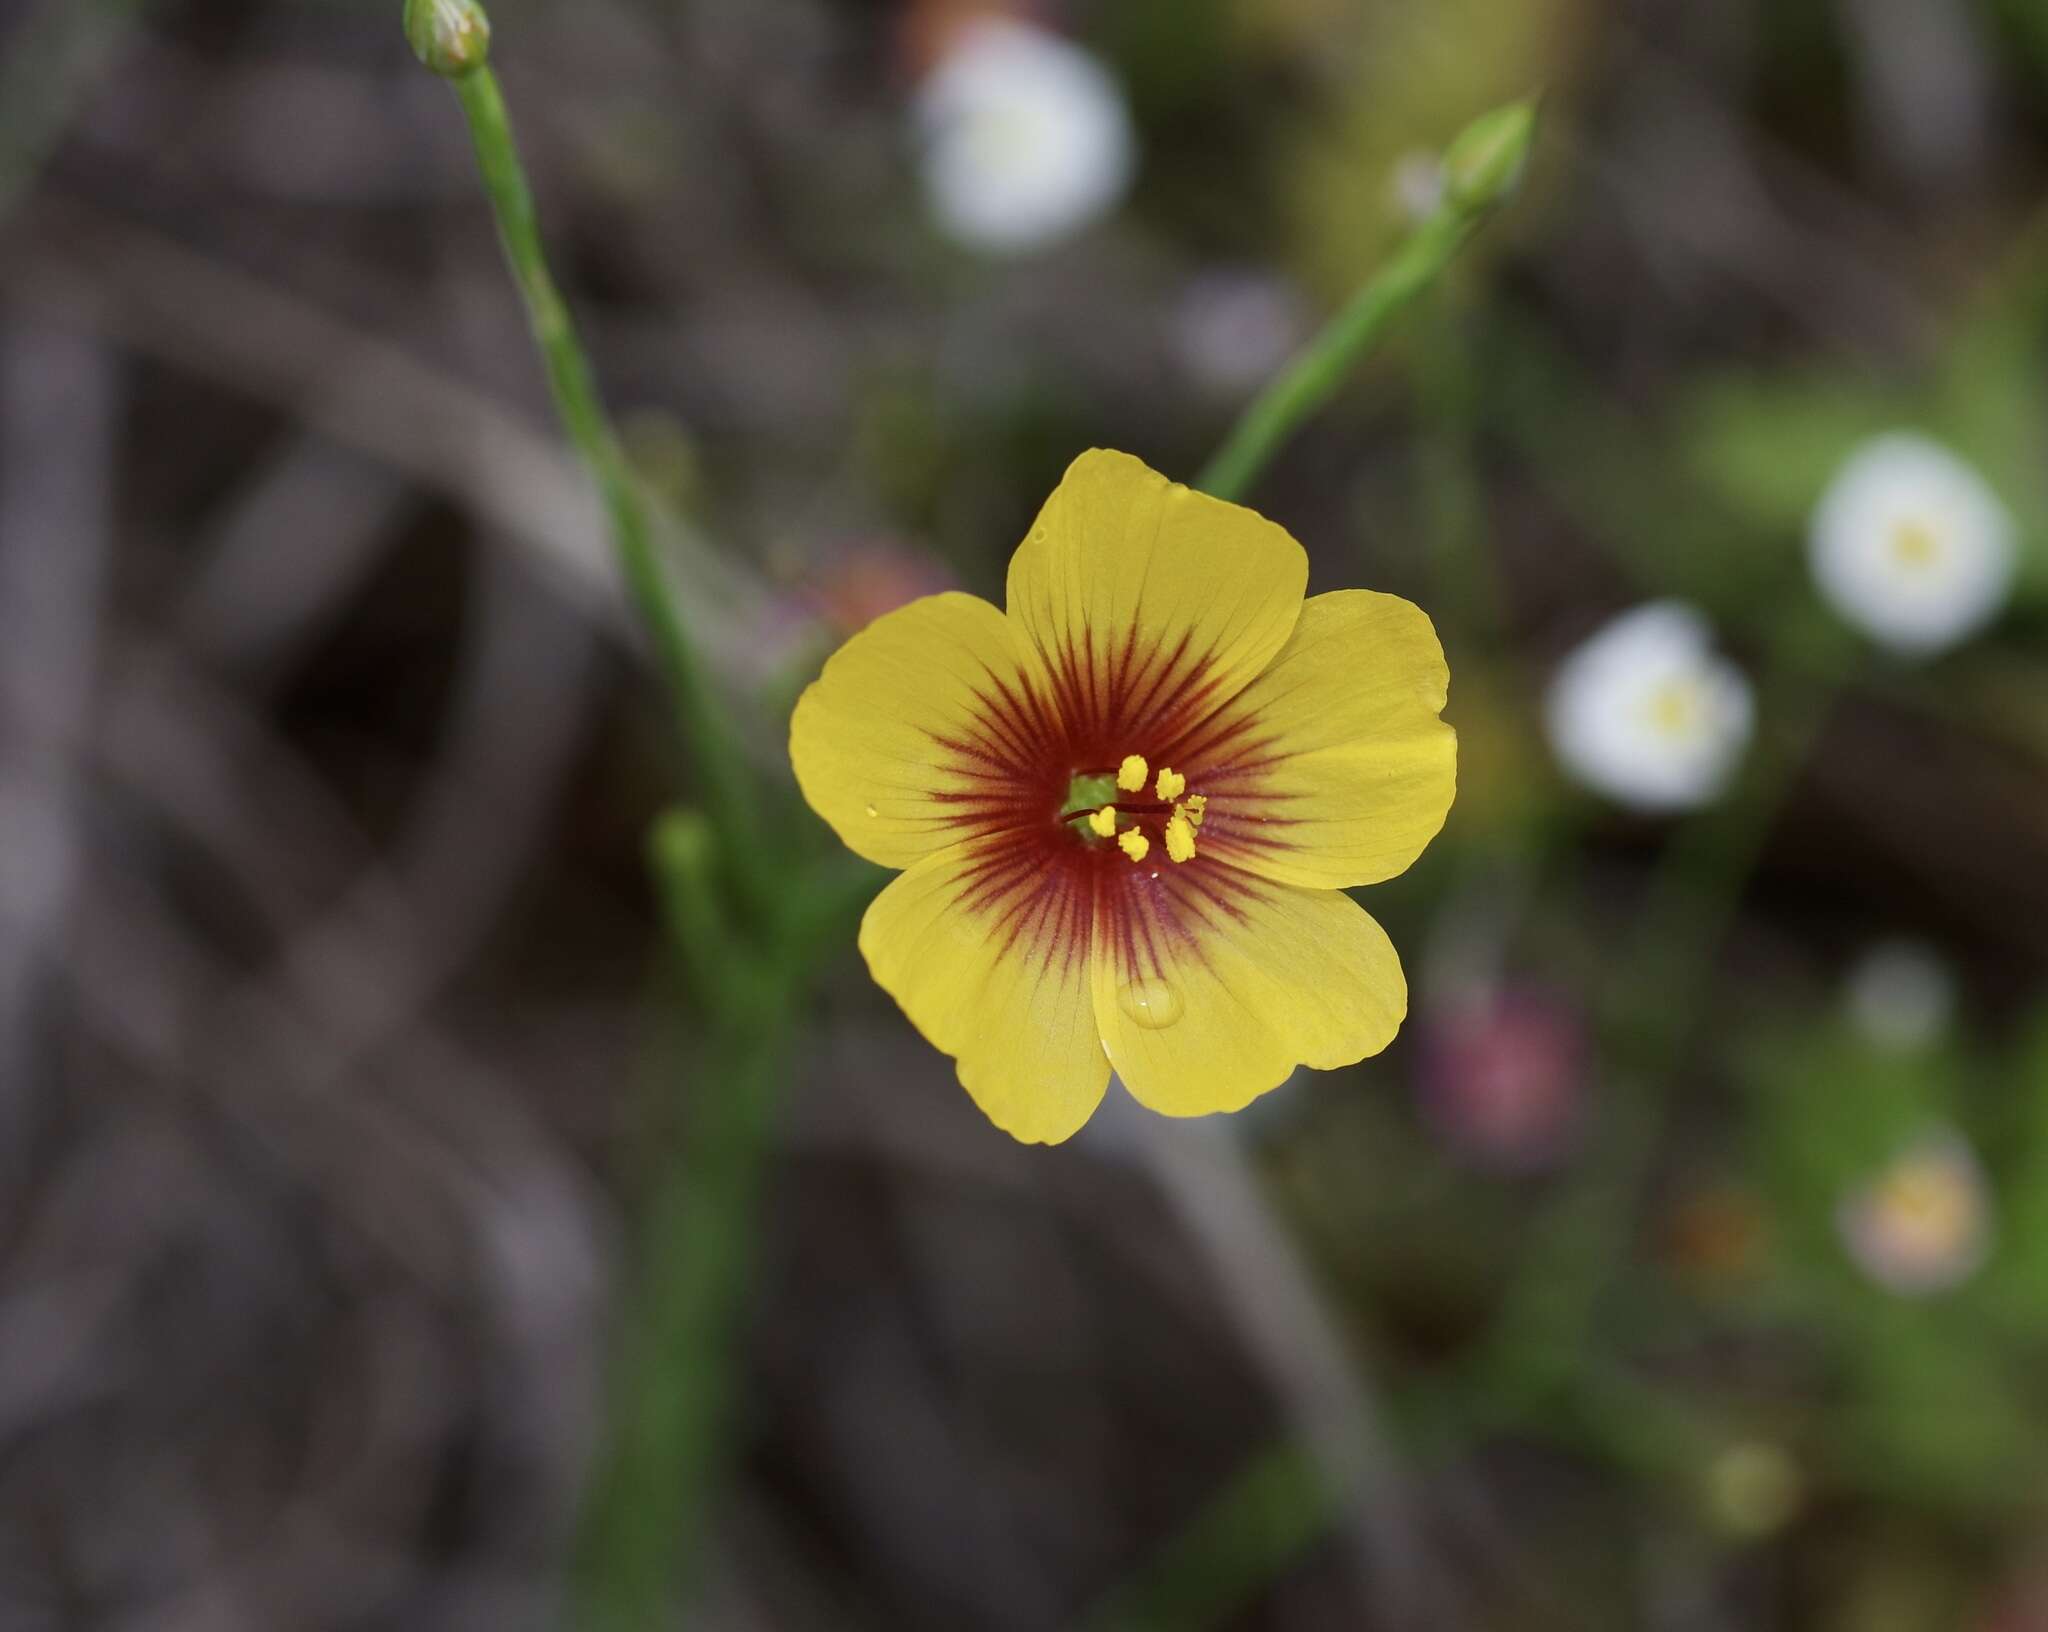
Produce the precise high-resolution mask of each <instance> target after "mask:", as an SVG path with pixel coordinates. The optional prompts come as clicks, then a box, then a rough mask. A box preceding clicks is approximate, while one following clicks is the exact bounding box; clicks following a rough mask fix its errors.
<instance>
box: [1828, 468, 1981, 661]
mask: <svg viewBox="0 0 2048 1632" xmlns="http://www.w3.org/2000/svg"><path fill="white" fill-rule="evenodd" d="M1808 556H1809V559H1810V560H1811V562H1812V566H1813V576H1814V581H1815V582H1816V583H1817V584H1818V585H1819V586H1820V591H1821V594H1822V595H1823V596H1825V597H1826V598H1827V600H1828V602H1829V604H1830V605H1832V606H1833V607H1834V609H1835V610H1836V611H1837V612H1839V613H1840V614H1841V615H1842V616H1843V617H1844V618H1846V619H1847V620H1848V621H1849V622H1851V623H1853V624H1855V625H1856V626H1857V627H1858V628H1860V629H1862V630H1863V631H1864V632H1865V633H1866V634H1868V635H1869V636H1870V637H1871V638H1872V639H1873V640H1875V641H1877V642H1878V643H1879V644H1880V645H1883V646H1888V647H1890V648H1891V649H1892V650H1893V651H1895V652H1899V653H1901V654H1903V655H1906V656H1923V655H1926V654H1928V653H1931V652H1938V651H1941V650H1942V649H1944V648H1945V647H1949V646H1953V645H1954V644H1955V643H1956V642H1957V641H1959V640H1961V639H1963V638H1964V637H1965V636H1967V635H1970V634H1972V633H1974V632H1975V631H1976V630H1978V629H1980V628H1982V627H1983V626H1984V625H1985V624H1986V623H1988V622H1989V621H1990V620H1991V619H1992V618H1993V617H1994V616H1996V615H1997V612H1998V610H1999V608H2000V607H2002V606H2003V605H2004V604H2005V598H2006V594H2007V592H2008V590H2009V589H2010V588H2011V586H2012V576H2013V568H2014V564H2015V563H2014V556H2015V546H2014V538H2013V523H2012V517H2011V516H2010V515H2009V514H2008V513H2007V511H2006V508H2005V506H2004V505H2003V504H2001V503H1999V500H1998V495H1997V494H1995V493H1993V492H1992V491H1991V489H1990V488H1989V487H1988V486H1987V485H1986V484H1985V482H1984V479H1983V478H1982V477H1981V476H1979V475H1978V474H1977V473H1976V472H1975V471H1974V470H1972V469H1971V468H1970V467H1969V466H1968V465H1966V464H1964V463H1963V462H1962V461H1961V460H1960V459H1958V458H1956V456H1955V455H1954V454H1952V453H1950V452H1949V451H1948V450H1947V449H1946V448H1944V447H1941V446H1940V445H1939V444H1937V443H1934V442H1930V441H1929V440H1928V439H1927V438H1926V437H1924V436H1914V435H1911V434H1909V433H1906V432H1893V433H1890V434H1888V435H1885V436H1879V437H1873V438H1872V439H1871V440H1870V441H1868V442H1866V443H1864V444H1863V445H1862V446H1861V447H1860V448H1858V449H1857V450H1856V451H1855V452H1854V453H1852V454H1851V455H1850V456H1849V458H1848V459H1847V460H1846V461H1845V462H1844V463H1843V465H1842V468H1841V469H1840V470H1839V471H1838V472H1836V474H1835V478H1834V480H1833V481H1832V482H1831V483H1829V484H1828V490H1827V492H1826V493H1824V494H1822V495H1821V500H1820V503H1819V504H1818V505H1817V506H1816V507H1815V508H1814V512H1813V525H1812V527H1811V529H1810V532H1809V535H1808Z"/></svg>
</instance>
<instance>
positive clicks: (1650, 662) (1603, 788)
mask: <svg viewBox="0 0 2048 1632" xmlns="http://www.w3.org/2000/svg"><path fill="white" fill-rule="evenodd" d="M1752 714H1753V704H1752V702H1751V698H1750V689H1749V682H1748V680H1746V679H1745V678H1744V677H1743V674H1742V671H1741V670H1740V669H1738V668H1736V667H1735V665H1734V664H1732V663H1730V662H1728V661H1727V660H1726V659H1725V658H1722V657H1718V656H1716V655H1715V653H1714V649H1713V638H1712V631H1711V629H1710V628H1709V626H1708V624H1707V620H1706V619H1705V618H1704V617H1702V616H1701V615H1700V613H1699V612H1697V611H1696V610H1695V609H1693V608H1692V607H1690V606H1687V605H1685V604H1684V603H1683V602H1679V601H1653V602H1651V603H1650V604H1649V605H1647V606H1639V607H1637V608H1636V609H1635V610H1634V611H1633V612H1627V613H1624V614H1623V615H1622V616H1620V617H1618V618H1616V619H1615V620H1614V621H1613V622H1612V623H1610V624H1608V625H1607V627H1606V628H1604V629H1602V630H1601V631H1600V632H1599V633H1597V634H1595V635H1594V636H1592V637H1591V638H1590V639H1589V640H1587V641H1586V642H1585V643H1584V644H1583V645H1581V646H1580V647H1579V648H1578V649H1577V650H1576V651H1574V652H1572V653H1571V655H1570V656H1568V657H1567V658H1566V659H1565V660H1564V662H1563V664H1562V665H1560V667H1559V668H1558V671H1557V673H1556V675H1555V676H1554V677H1553V678H1552V680H1551V682H1550V692H1549V695H1548V696H1547V697H1546V698H1545V700H1544V723H1545V726H1546V728H1547V729H1548V731H1549V734H1550V746H1551V748H1552V750H1553V751H1554V752H1555V753H1556V755H1557V757H1558V759H1559V760H1560V761H1561V762H1562V763H1563V765H1564V767H1565V769H1566V770H1568V771H1570V772H1571V774H1572V775H1573V776H1575V777H1577V778H1578V779H1579V780H1580V781H1581V782H1583V783H1585V784H1586V785H1587V786H1588V787H1590V788H1592V789H1594V790H1595V791H1596V792H1599V793H1604V794H1606V795H1607V796H1608V797H1609V798H1611V799H1615V800H1618V801H1619V802H1620V803H1622V804H1625V805H1633V806H1634V807H1636V808H1637V809H1638V810H1683V809H1686V808H1688V807H1690V806H1694V805H1701V804H1705V803H1707V802H1708V801H1709V800H1711V799H1713V798H1714V797H1715V796H1716V795H1717V794H1719V793H1720V792H1721V790H1722V789H1723V788H1724V787H1726V786H1727V783H1728V779H1729V777H1730V776H1731V775H1732V774H1733V772H1734V769H1735V765H1736V762H1737V761H1738V760H1739V759H1740V758H1741V757H1742V751H1743V749H1744V748H1745V747H1746V746H1748V743H1749V735H1750V727H1751V723H1752Z"/></svg>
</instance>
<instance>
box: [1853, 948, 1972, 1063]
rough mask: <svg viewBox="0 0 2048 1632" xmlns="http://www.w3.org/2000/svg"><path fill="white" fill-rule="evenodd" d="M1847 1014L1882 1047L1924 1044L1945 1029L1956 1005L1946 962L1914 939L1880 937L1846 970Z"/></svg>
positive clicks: (1952, 980)
mask: <svg viewBox="0 0 2048 1632" xmlns="http://www.w3.org/2000/svg"><path fill="white" fill-rule="evenodd" d="M1848 999H1849V1015H1850V1018H1851V1019H1853V1020H1854V1021H1855V1023H1856V1028H1857V1030H1859V1031H1861V1032H1862V1033H1863V1035H1864V1036H1866V1037H1868V1038H1869V1039H1870V1040H1871V1041H1872V1042H1873V1043H1876V1044H1878V1045H1879V1046H1880V1047H1882V1048H1890V1049H1897V1050H1901V1051H1903V1050H1907V1049H1915V1048H1922V1047H1925V1046H1926V1045H1927V1044H1928V1043H1931V1042H1933V1041H1934V1040H1935V1039H1936V1038H1937V1037H1939V1036H1940V1035H1941V1034H1942V1032H1944V1031H1945V1030H1947V1029H1948V1022H1949V1016H1950V1015H1951V1014H1952V1013H1954V1011H1955V1006H1956V979H1955V975H1954V974H1953V973H1952V972H1951V971H1950V969H1949V966H1948V965H1947V964H1945V963H1943V962H1942V961H1941V959H1940V958H1939V957H1937V956H1936V955H1935V953H1934V952H1933V950H1932V949H1931V948H1929V947H1926V946H1923V945H1921V943H1920V942H1918V941H1907V940H1896V941H1884V942H1881V943H1879V944H1878V945H1876V946H1874V947H1872V948H1871V949H1870V950H1869V951H1868V952H1866V953H1864V954H1863V956H1862V957H1861V958H1859V959H1857V961H1856V966H1855V967H1854V968H1853V969H1851V970H1850V971H1849V984H1848Z"/></svg>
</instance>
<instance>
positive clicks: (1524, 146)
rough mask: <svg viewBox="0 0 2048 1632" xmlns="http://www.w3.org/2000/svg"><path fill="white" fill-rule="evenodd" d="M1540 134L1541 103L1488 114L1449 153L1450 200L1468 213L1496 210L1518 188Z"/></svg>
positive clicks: (1446, 188) (1447, 188) (1446, 195)
mask: <svg viewBox="0 0 2048 1632" xmlns="http://www.w3.org/2000/svg"><path fill="white" fill-rule="evenodd" d="M1535 134H1536V104H1535V103H1534V102H1510V103H1509V104H1508V105H1507V106H1506V107H1504V108H1495V109H1494V110H1493V111H1492V112H1491V113H1482V114H1481V115H1480V116H1479V117H1478V118H1477V119H1475V120H1473V121H1472V123H1471V124H1469V125H1467V126H1466V127H1465V128H1464V130H1462V131H1461V132H1459V134H1458V138H1457V140H1456V141H1454V142H1452V143H1451V145H1450V147H1449V149H1448V150H1446V152H1445V153H1444V199H1445V202H1446V203H1448V204H1450V205H1452V206H1453V207H1454V208H1456V209H1460V210H1464V211H1466V212H1467V213H1474V212H1477V211H1480V210H1490V209H1492V208H1493V207H1494V205H1496V204H1498V203H1500V202H1501V201H1502V200H1503V199H1505V198H1506V197H1507V196H1508V195H1509V194H1510V193H1512V192H1513V191H1514V190H1515V187H1516V184H1517V183H1519V182H1520V181H1521V179H1522V171H1523V170H1524V169H1525V168H1526V167H1527V165H1528V162H1529V145H1530V143H1531V141H1532V140H1533V139H1534V137H1535Z"/></svg>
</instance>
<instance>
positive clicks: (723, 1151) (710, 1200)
mask: <svg viewBox="0 0 2048 1632" xmlns="http://www.w3.org/2000/svg"><path fill="white" fill-rule="evenodd" d="M790 1036H791V1032H790V1028H789V1027H788V1026H787V1025H784V1024H779V1023H777V1022H775V1021H774V1020H772V1019H768V1020H765V1021H764V1020H763V1019H761V1018H760V1017H756V1019H755V1020H754V1021H752V1022H747V1023H743V1024H741V1025H739V1026H736V1027H720V1028H718V1029H717V1031H716V1032H715V1034H714V1035H713V1037H712V1038H711V1039H710V1040H709V1041H708V1043H707V1044H706V1045H705V1047H704V1049H703V1052H702V1054H701V1056H700V1057H699V1061H698V1070H699V1072H700V1073H701V1074H702V1077H703V1079H704V1081H703V1084H702V1088H701V1090H700V1091H699V1092H697V1093H695V1094H693V1095H692V1096H691V1099H692V1102H693V1104H694V1107H695V1113H696V1114H695V1116H694V1118H693V1120H692V1125H691V1127H690V1129H689V1147H688V1150H687V1152H685V1153H683V1154H682V1155H680V1156H677V1157H671V1158H669V1159H668V1160H666V1161H665V1162H664V1163H663V1167H662V1173H661V1177H660V1178H659V1179H658V1180H657V1182H656V1185H655V1189H654V1192H653V1194H652V1195H651V1196H650V1197H649V1199H648V1204H647V1212H646V1217H645V1221H644V1223H643V1225H642V1227H641V1235H640V1249H641V1253H640V1262H639V1264H638V1265H637V1267H636V1270H635V1275H634V1286H633V1292H632V1295H631V1299H630V1302H629V1304H628V1310H629V1313H628V1315H627V1325H626V1334H625V1341H624V1343H623V1346H622V1350H621V1354H620V1359H619V1368H620V1369H619V1374H618V1376H617V1378H616V1379H615V1385H614V1388H613V1391H612V1393H613V1397H614V1399H615V1400H616V1401H617V1402H618V1403H617V1406H616V1408H615V1411H614V1414H613V1420H612V1423H611V1427H610V1432H609V1436H608V1439H607V1443H606V1450H605V1458H604V1461H603V1463H602V1465H601V1468H600V1470H599V1474H598V1478H597V1483H596V1486H595V1488H594V1489H593V1491H592V1493H591V1497H590V1500H589V1502H588V1504H587V1508H586V1512H585V1516H584V1529H583V1545H582V1552H581V1557H580V1559H579V1564H580V1576H581V1579H580V1590H579V1594H578V1596H579V1598H580V1601H581V1603H582V1605H583V1609H584V1614H583V1618H582V1621H581V1623H580V1624H582V1625H584V1626H586V1627H589V1628H596V1629H602V1632H643V1629H645V1628H650V1627H657V1626H663V1625H667V1624H669V1622H670V1620H671V1619H672V1617H673V1614H674V1605H675V1603H676V1601H677V1597H678V1595H679V1594H681V1595H682V1596H684V1597H687V1596H688V1595H690V1593H691V1592H692V1590H693V1589H694V1588H696V1587H697V1586H699V1585H700V1584H701V1580H700V1575H701V1565H702V1559H703V1551H704V1547H705V1545H706V1542H707V1540H708V1539H709V1536H710V1533H711V1530H712V1526H713V1522H714V1513H713V1506H714V1501H715V1497H716V1493H717V1491H718V1490H719V1489H720V1488H721V1487H722V1485H723V1484H724V1482H725V1478H724V1475H725V1468H726V1464H727V1463H728V1461H729V1459H730V1457H731V1454H732V1446H733V1442H734V1418H735V1405H736V1403H737V1402H736V1398H735V1394H736V1391H735V1387H734V1381H735V1376H736V1368H735V1366H734V1364H733V1350H734V1347H735V1345H736V1343H737V1342H738V1338H739V1326H740V1319H741V1315H742V1312H743V1311H744V1309H745V1307H746V1297H747V1288H748V1284H749V1281H750V1278H751V1277H752V1274H753V1269H754V1262H755V1245H754V1230H753V1220H754V1217H755V1214H756V1213H757V1211H758V1210H759V1204H760V1196H761V1188H762V1183H763V1179H764V1176H765V1173H766V1167H767V1164H766V1160H765V1158H766V1152H767V1148H768V1134H769V1131H770V1128H771V1126H772V1123H773V1118H774V1112H775V1107H776V1105H777V1103H778V1100H779V1090H780V1087H781V1084H782V1081H783V1078H784V1077H785V1075H786V1073H787V1070H788V1066H789V1039H790Z"/></svg>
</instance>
